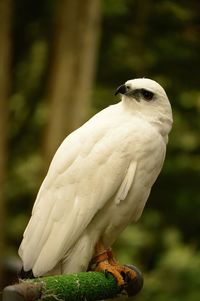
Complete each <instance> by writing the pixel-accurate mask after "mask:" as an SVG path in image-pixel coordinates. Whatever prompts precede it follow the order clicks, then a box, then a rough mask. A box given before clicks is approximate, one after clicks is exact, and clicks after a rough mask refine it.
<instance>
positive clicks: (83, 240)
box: [19, 78, 172, 285]
mask: <svg viewBox="0 0 200 301" xmlns="http://www.w3.org/2000/svg"><path fill="white" fill-rule="evenodd" d="M118 93H120V94H121V96H122V97H121V101H120V102H119V103H117V104H115V105H111V106H109V107H107V108H106V109H104V110H102V111H101V112H99V113H98V114H96V115H95V116H93V117H92V118H91V119H90V120H89V121H87V122H86V123H85V124H84V125H82V126H81V127H80V128H79V129H77V130H76V131H74V132H73V133H71V134H70V135H69V136H68V137H67V138H66V139H65V140H64V141H63V143H62V144H61V145H60V147H59V148H58V150H57V152H56V154H55V156H54V158H53V160H52V162H51V165H50V168H49V171H48V173H47V175H46V178H45V179H44V181H43V183H42V185H41V188H40V190H39V192H38V195H37V198H36V201H35V204H34V207H33V211H32V216H31V219H30V221H29V223H28V226H27V228H26V230H25V232H24V236H23V241H22V243H21V246H20V248H19V255H20V257H21V259H22V262H23V269H24V271H25V272H26V271H29V270H32V273H33V275H34V276H41V275H45V274H55V273H57V274H58V273H59V274H65V273H74V272H80V271H87V270H88V269H90V268H91V269H92V267H93V268H94V265H93V263H94V262H96V265H95V269H96V270H101V269H104V270H108V271H111V272H113V274H115V271H114V269H115V267H114V266H115V265H116V264H114V265H113V258H112V255H111V251H109V250H110V249H109V248H110V247H111V246H112V244H113V243H114V242H115V240H116V239H117V237H118V236H119V234H120V233H121V232H122V231H123V230H124V228H125V227H126V226H127V225H128V224H130V223H131V222H136V221H137V220H138V219H139V217H140V216H141V214H142V211H143V208H144V206H145V203H146V201H147V199H148V196H149V194H150V191H151V187H152V185H153V184H154V182H155V180H156V178H157V177H158V174H159V173H160V171H161V168H162V165H163V162H164V159H165V153H166V144H167V142H168V134H169V132H170V130H171V126H172V111H171V106H170V103H169V100H168V97H167V95H166V93H165V91H164V89H163V88H162V87H161V86H160V85H159V84H158V83H157V82H155V81H153V80H151V79H147V78H141V79H140V78H138V79H134V80H129V81H127V82H126V83H125V84H124V85H121V86H120V87H119V88H118V89H117V91H116V94H118ZM92 258H93V260H92ZM116 266H117V265H116ZM118 272H119V269H118ZM115 276H116V277H117V278H118V284H119V285H121V284H123V280H122V279H121V278H120V275H119V277H118V276H117V275H115Z"/></svg>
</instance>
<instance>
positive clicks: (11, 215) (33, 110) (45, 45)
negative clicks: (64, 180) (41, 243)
mask: <svg viewBox="0 0 200 301" xmlns="http://www.w3.org/2000/svg"><path fill="white" fill-rule="evenodd" d="M0 25H1V26H0V27H1V28H0V45H1V46H0V96H1V98H0V131H1V135H0V227H1V230H0V256H1V257H0V258H1V265H0V278H1V279H0V282H1V286H5V285H7V284H10V283H11V282H12V281H14V279H15V275H16V268H17V267H18V260H17V249H18V246H19V244H20V241H21V239H22V234H23V231H24V229H25V226H26V224H27V222H28V219H29V217H30V213H31V208H32V205H33V203H34V200H35V197H36V194H37V191H38V188H39V186H40V184H41V181H42V179H43V177H44V175H45V173H46V170H47V167H48V164H49V162H50V160H51V158H52V155H53V153H54V152H55V150H56V148H57V147H58V145H59V144H60V142H61V141H62V139H63V138H64V137H65V136H66V135H67V134H68V133H69V132H70V131H72V130H73V129H75V128H77V127H78V126H80V125H81V124H82V123H83V122H84V121H85V120H87V119H88V118H89V117H90V116H92V115H93V114H94V113H95V112H97V111H99V110H101V109H102V108H104V107H105V106H107V105H110V104H112V103H115V102H117V101H118V99H116V98H115V97H114V92H115V89H116V87H118V86H119V85H120V84H122V83H124V82H125V81H126V80H128V79H132V78H136V77H150V78H153V79H155V80H157V81H158V82H159V83H160V84H162V85H163V87H164V88H165V90H166V91H167V94H168V96H169V99H170V101H171V104H172V108H173V115H174V125H173V130H172V132H171V134H170V140H169V145H168V152H167V158H166V161H165V165H164V168H163V170H162V173H161V175H160V176H159V178H158V180H157V182H156V184H155V185H154V187H153V189H152V193H151V196H150V198H149V201H148V203H147V206H146V208H145V210H144V213H143V215H142V217H141V219H140V220H139V222H138V223H137V224H136V225H131V226H129V227H128V228H127V229H126V230H125V231H124V233H123V234H122V235H121V237H120V238H119V240H118V241H117V243H116V244H115V246H114V249H115V254H116V257H117V258H118V259H119V260H120V261H121V262H122V263H133V264H135V265H137V266H138V267H139V268H140V269H141V270H142V271H143V273H144V279H145V286H144V289H143V291H142V292H141V293H140V295H139V296H138V297H136V298H135V300H138V301H140V300H143V301H148V300H154V301H178V300H181V301H199V300H200V250H199V247H200V240H199V233H200V189H199V187H200V176H199V172H200V152H199V149H200V133H199V131H200V119H199V113H200V80H199V70H200V2H199V1H197V0H191V1H181V0H179V1H178V0H176V1H170V0H159V1H158V0H155V1H153V0H143V1H139V0H85V1H82V0H74V1H73V0H59V1H52V0H44V1H39V0H34V1H33V0H20V1H11V0H2V1H1V3H0Z"/></svg>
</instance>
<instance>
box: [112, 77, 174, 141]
mask: <svg viewBox="0 0 200 301" xmlns="http://www.w3.org/2000/svg"><path fill="white" fill-rule="evenodd" d="M119 93H120V94H121V95H122V102H123V103H124V104H125V105H126V106H127V107H129V108H130V109H131V110H132V111H134V112H135V113H137V114H140V115H142V116H144V118H146V119H147V120H148V121H150V122H151V123H152V124H154V125H156V126H157V127H158V130H159V131H160V132H162V134H163V135H166V134H168V133H169V132H170V130H171V126H172V122H173V118H172V110H171V105H170V102H169V100H168V97H167V94H166V93H165V90H164V89H163V88H162V87H161V86H160V85H159V84H158V83H157V82H156V81H154V80H151V79H148V78H136V79H133V80H128V81H127V82H126V83H125V84H123V85H121V86H119V87H118V88H117V90H116V92H115V95H117V94H119Z"/></svg>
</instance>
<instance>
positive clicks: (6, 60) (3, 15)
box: [0, 0, 11, 286]
mask: <svg viewBox="0 0 200 301" xmlns="http://www.w3.org/2000/svg"><path fill="white" fill-rule="evenodd" d="M10 30H11V0H0V45H1V46H0V286H2V284H3V258H4V239H5V237H4V233H5V228H4V222H5V208H4V207H5V202H4V186H5V169H6V157H7V154H6V137H7V117H8V95H9V90H10V51H11V49H10V48H11V47H10V43H11V39H10Z"/></svg>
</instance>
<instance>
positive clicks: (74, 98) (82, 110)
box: [44, 0, 100, 168]
mask: <svg viewBox="0 0 200 301" xmlns="http://www.w3.org/2000/svg"><path fill="white" fill-rule="evenodd" d="M57 8H58V9H57V15H56V22H55V24H54V29H55V33H54V41H53V55H52V58H51V66H50V80H49V83H48V91H47V101H48V103H49V106H48V109H49V116H48V126H47V131H46V137H45V156H44V157H45V160H46V162H44V164H45V168H46V166H47V165H48V164H49V162H50V160H51V158H52V155H53V154H54V152H55V150H56V149H57V147H58V145H59V144H60V143H61V141H62V140H63V138H64V137H66V135H67V134H69V133H70V132H71V131H72V130H74V129H75V128H77V127H78V126H80V124H81V123H82V122H83V120H84V117H85V115H86V112H87V110H88V106H89V96H90V91H91V89H92V83H93V78H94V69H95V58H96V54H97V45H98V38H99V28H100V25H99V23H100V1H99V0H85V1H82V0H74V1H71V0H62V1H61V2H59V4H58V7H57Z"/></svg>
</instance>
